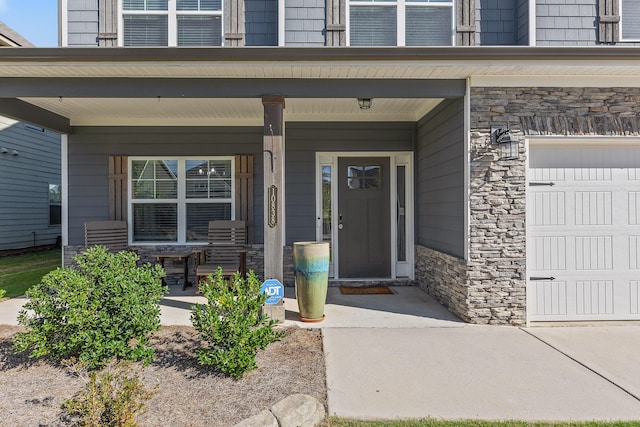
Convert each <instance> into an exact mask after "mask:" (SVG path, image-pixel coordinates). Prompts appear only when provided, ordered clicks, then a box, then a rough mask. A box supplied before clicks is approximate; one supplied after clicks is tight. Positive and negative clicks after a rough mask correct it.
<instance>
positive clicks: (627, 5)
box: [620, 0, 640, 41]
mask: <svg viewBox="0 0 640 427" xmlns="http://www.w3.org/2000/svg"><path fill="white" fill-rule="evenodd" d="M620 3H621V4H620V33H621V37H620V40H625V41H640V2H639V1H638V0H621V1H620Z"/></svg>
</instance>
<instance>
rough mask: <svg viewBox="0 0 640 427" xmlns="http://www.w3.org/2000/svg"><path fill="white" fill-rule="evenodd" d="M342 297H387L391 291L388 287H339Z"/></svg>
mask: <svg viewBox="0 0 640 427" xmlns="http://www.w3.org/2000/svg"><path fill="white" fill-rule="evenodd" d="M340 293H341V294H342V295H389V294H393V291H392V290H391V289H390V288H389V287H388V286H340Z"/></svg>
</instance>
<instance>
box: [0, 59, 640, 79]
mask: <svg viewBox="0 0 640 427" xmlns="http://www.w3.org/2000/svg"><path fill="white" fill-rule="evenodd" d="M469 76H474V77H476V76H477V77H482V76H489V77H492V76H510V78H518V77H520V78H527V77H528V76H551V77H564V78H567V77H568V78H571V76H602V77H604V78H605V79H603V81H605V82H607V80H608V77H609V76H629V77H640V66H639V63H638V61H631V60H627V61H621V60H618V61H607V62H604V61H602V62H599V63H598V62H595V61H594V62H593V63H585V62H584V61H548V62H532V61H375V62H374V61H357V62H352V63H349V62H337V61H336V62H330V63H324V64H318V63H317V62H288V63H282V62H271V63H268V62H237V63H234V62H224V63H219V62H218V63H214V62H210V63H207V62H193V63H188V62H187V63H156V62H152V63H135V62H127V63H117V62H116V63H114V62H108V63H92V62H89V63H82V62H77V63H72V62H67V63H56V62H49V63H47V62H41V63H37V62H36V63H20V62H11V63H5V64H3V66H2V67H1V68H0V77H132V78H140V77H146V78H169V77H175V78H287V79H292V78H308V79H312V78H323V79H324V78H342V79H350V78H354V79H356V78H357V79H384V78H395V79H464V78H467V77H469ZM611 83H613V82H611Z"/></svg>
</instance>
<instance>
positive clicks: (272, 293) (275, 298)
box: [260, 279, 284, 305]
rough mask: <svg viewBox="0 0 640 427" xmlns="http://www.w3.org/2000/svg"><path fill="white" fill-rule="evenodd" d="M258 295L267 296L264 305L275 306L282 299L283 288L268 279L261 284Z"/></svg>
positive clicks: (273, 280) (276, 282)
mask: <svg viewBox="0 0 640 427" xmlns="http://www.w3.org/2000/svg"><path fill="white" fill-rule="evenodd" d="M260 293H262V294H267V300H266V301H265V304H269V305H272V304H277V303H279V302H280V300H281V299H282V298H283V297H284V286H282V283H280V281H279V280H277V279H268V280H265V281H264V283H263V284H262V287H261V288H260Z"/></svg>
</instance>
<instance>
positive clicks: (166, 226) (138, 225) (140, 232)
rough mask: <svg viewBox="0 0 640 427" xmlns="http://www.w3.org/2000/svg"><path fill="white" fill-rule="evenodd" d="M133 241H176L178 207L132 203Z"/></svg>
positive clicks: (171, 204)
mask: <svg viewBox="0 0 640 427" xmlns="http://www.w3.org/2000/svg"><path fill="white" fill-rule="evenodd" d="M133 239H134V241H136V242H175V241H176V240H178V206H177V204H175V203H152V204H143V203H134V204H133Z"/></svg>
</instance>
